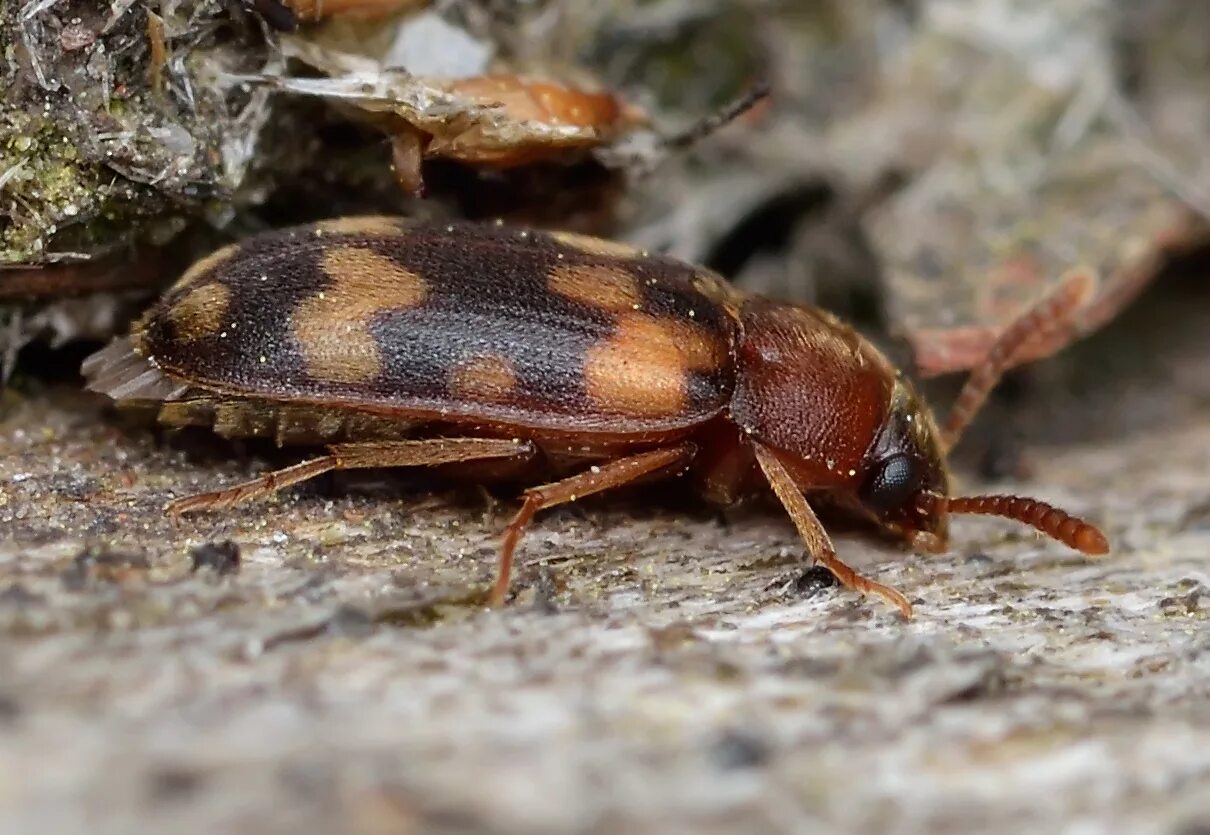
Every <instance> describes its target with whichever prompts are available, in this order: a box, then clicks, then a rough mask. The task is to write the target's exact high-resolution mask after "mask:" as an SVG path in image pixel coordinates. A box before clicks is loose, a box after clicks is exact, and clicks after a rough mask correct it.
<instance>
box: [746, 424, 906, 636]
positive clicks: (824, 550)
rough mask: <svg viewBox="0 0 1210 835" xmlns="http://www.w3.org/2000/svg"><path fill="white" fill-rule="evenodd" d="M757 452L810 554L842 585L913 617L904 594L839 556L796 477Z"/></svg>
mask: <svg viewBox="0 0 1210 835" xmlns="http://www.w3.org/2000/svg"><path fill="white" fill-rule="evenodd" d="M753 449H755V451H756V461H757V463H758V464H760V468H761V471H762V472H763V473H764V474H765V478H766V479H768V481H769V486H770V487H772V488H773V492H774V493H775V494H777V498H778V499H779V500H780V501H781V503H782V506H783V507H785V509H786V512H787V513H789V514H790V518H791V519H793V520H794V527H796V528H797V529H798V535H799V536H800V537H802V540H803V543H804V544H805V545H806V546H807V553H808V554H810V555H811V557H812V558H813V559H815V560H817V561H818V562H819V563H820V564H821V565H823V566H824V567H825V568H827V569H828V570H829V571H831V572H832V573H833V574H834V575H836V579H837V580H839V581H840V583H841V585H843V586H846V587H847V588H850V589H853V590H854V591H859V592H862V593H864V594H876V595H878V596H879V597H881V598H882V599H883V600H886V601H887V602H888V603H891V604H893V605H895V606H898V607H899V611H901V612H903V616H904V617H906V618H910V617H911V616H912V604H911V603H910V602H908V599H907V598H906V597H904V596H903V594H902V593H900V592H898V591H896V590H895V589H893V588H891V587H890V586H884V585H883V584H882V583H878V582H875V581H874V580H871V579H870V578H868V577H863V576H862V575H861V574H858V573H857V572H856V571H854V570H853V569H852V568H850V567H849V566H848V565H846V564H845V563H844V562H843V561H842V560H841V559H840V558H839V557H838V556H836V548H835V547H834V546H833V545H832V539H831V537H829V536H828V532H827V531H826V530H824V527H823V525H822V524H820V522H819V517H817V516H816V515H815V511H814V510H812V509H811V505H810V504H808V503H807V499H806V497H805V496H803V494H802V491H801V490H799V489H798V485H797V484H795V483H794V477H793V476H791V475H790V472H789V471H788V470H787V469H786V468H785V466H784V465H783V464H782V463H781V461H779V460H778V459H777V456H776V455H774V454H773V452H772V451H771V450H769V449H766V448H765V447H763V446H761V445H760V444H753Z"/></svg>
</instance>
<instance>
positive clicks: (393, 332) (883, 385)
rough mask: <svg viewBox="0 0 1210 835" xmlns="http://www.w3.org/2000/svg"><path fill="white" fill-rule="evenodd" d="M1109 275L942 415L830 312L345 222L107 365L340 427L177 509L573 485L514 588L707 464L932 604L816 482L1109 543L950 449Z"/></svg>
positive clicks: (192, 300) (388, 222) (1070, 301)
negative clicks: (334, 482)
mask: <svg viewBox="0 0 1210 835" xmlns="http://www.w3.org/2000/svg"><path fill="white" fill-rule="evenodd" d="M1091 285H1092V282H1091V280H1089V279H1087V278H1085V277H1075V276H1073V277H1072V278H1069V279H1068V280H1066V281H1065V282H1064V283H1063V284H1062V285H1061V286H1060V288H1059V290H1057V291H1056V292H1055V293H1054V294H1053V295H1052V296H1050V297H1048V298H1047V299H1045V300H1044V301H1042V302H1041V303H1039V305H1038V306H1037V307H1035V308H1034V309H1033V310H1031V311H1029V312H1028V313H1027V314H1025V315H1024V316H1023V317H1021V319H1019V320H1018V322H1017V323H1016V324H1014V325H1013V326H1011V327H1009V328H1008V329H1007V331H1006V332H1005V333H1004V334H1003V335H1002V336H1001V338H1000V340H999V341H998V342H997V344H996V346H995V347H994V348H993V350H992V351H991V353H990V355H989V356H988V358H987V360H986V361H985V362H984V363H983V364H982V365H981V366H980V367H979V368H978V369H976V370H975V372H974V373H973V374H972V375H971V379H970V381H969V382H968V384H967V387H966V388H965V389H964V390H963V392H962V393H961V394H960V395H959V398H958V400H957V402H956V404H955V407H954V410H953V412H952V415H951V417H950V419H949V421H948V422H947V423H946V424H945V427H944V430H939V429H938V427H937V426H936V424H935V423H934V420H933V416H932V413H931V412H930V411H929V410H928V408H927V407H926V406H925V405H924V403H923V402H922V401H921V399H920V398H919V397H918V395H917V393H916V391H915V390H914V389H913V387H912V385H911V384H910V383H909V381H908V380H906V379H905V378H904V377H903V375H902V374H900V373H898V372H897V371H896V370H895V369H894V368H893V367H892V366H891V365H890V363H889V362H888V361H887V359H886V358H885V357H884V356H883V355H882V354H881V353H880V352H879V351H878V350H877V349H875V348H874V347H873V346H872V345H871V344H870V343H869V342H867V341H866V340H865V339H863V338H862V337H860V336H859V335H858V334H857V333H856V332H855V331H853V330H852V329H851V328H849V327H848V326H847V325H845V324H843V323H842V322H840V321H839V320H838V319H836V318H835V317H833V316H831V315H829V314H828V313H825V312H823V311H821V310H817V309H815V308H810V307H802V306H796V305H790V304H783V303H780V302H775V301H771V300H768V299H765V298H761V297H758V296H751V295H746V294H744V293H741V292H739V291H737V290H736V289H734V288H732V287H731V286H729V285H728V284H727V283H726V282H725V281H724V280H723V279H721V278H720V277H718V276H716V275H714V274H713V273H711V272H709V271H708V270H705V269H702V268H699V267H693V266H690V265H688V264H685V263H682V262H680V261H677V260H674V259H672V258H668V257H664V256H660V255H656V254H651V253H647V252H641V251H637V250H634V249H632V248H630V247H628V246H624V245H622V244H618V243H613V242H610V241H606V240H599V239H596V238H590V237H585V236H580V235H573V234H568V233H559V232H539V231H527V230H520V229H514V228H509V227H506V226H503V225H499V224H496V225H479V224H473V223H466V222H462V223H451V224H444V223H440V224H438V223H433V222H420V221H410V220H406V219H401V218H390V217H357V218H345V219H340V220H333V221H327V222H321V223H317V224H314V225H310V226H304V227H297V228H293V229H286V230H282V231H278V232H274V233H271V234H266V235H262V236H259V237H254V238H251V239H249V240H247V241H244V242H242V243H240V244H235V245H232V246H229V247H227V248H225V249H221V250H219V251H218V252H215V253H214V254H212V255H210V256H209V257H207V258H205V259H203V260H202V261H200V262H198V263H197V264H195V265H194V266H193V267H192V268H190V269H189V271H188V272H187V273H186V274H185V275H184V276H183V277H182V278H181V279H180V281H179V282H178V283H177V284H176V285H175V286H174V287H172V289H170V290H169V291H168V292H167V293H166V294H165V295H164V297H163V298H162V299H161V300H160V301H159V303H157V304H156V305H155V306H154V307H152V308H151V310H150V311H148V312H147V314H146V315H144V317H143V318H142V319H141V320H140V321H139V322H138V323H137V324H136V326H135V327H134V330H133V333H132V335H131V336H130V337H128V338H124V339H119V340H116V341H115V342H114V343H112V344H111V345H110V346H109V347H107V348H105V349H103V350H102V351H100V352H99V353H97V354H95V355H94V356H93V357H91V358H90V359H89V360H88V361H87V362H86V363H85V366H84V373H85V375H86V376H87V377H88V379H89V384H90V387H91V388H92V389H94V390H96V391H100V392H104V393H105V394H107V395H109V396H110V397H112V398H113V399H114V400H116V401H119V402H120V403H130V404H138V403H142V404H144V405H152V406H154V407H156V408H157V409H158V419H159V421H160V422H161V423H162V424H165V425H169V426H185V425H204V426H209V427H212V428H213V429H214V431H216V432H217V433H218V434H220V435H223V436H226V437H269V438H274V439H276V441H277V443H278V444H282V445H285V444H317V443H318V444H326V445H327V450H328V451H327V454H326V455H323V456H322V457H319V458H315V459H312V460H309V461H305V462H303V463H301V464H297V465H295V466H292V467H287V468H285V469H282V470H278V471H276V472H271V473H269V474H267V475H265V476H262V477H260V478H257V479H255V480H253V481H250V482H247V483H245V484H241V485H239V486H236V487H231V488H228V489H226V490H218V491H215V492H211V493H204V494H201V495H196V496H192V497H189V498H185V499H182V500H178V501H176V502H174V503H173V504H172V505H171V506H170V510H171V511H172V512H175V513H181V512H185V511H190V510H195V509H201V508H216V507H223V506H228V505H232V504H235V503H237V502H241V501H244V500H247V499H252V498H254V497H259V496H264V495H267V494H269V493H272V492H274V491H276V490H280V489H281V488H283V487H286V486H288V485H291V484H296V483H298V482H300V481H303V480H305V479H309V478H312V477H314V476H317V475H319V474H320V473H324V472H327V471H329V470H337V469H353V468H361V467H404V466H435V465H446V466H447V467H450V466H451V465H457V467H454V469H457V470H458V472H459V474H460V475H463V476H468V475H469V476H471V477H474V478H478V479H484V480H487V479H499V478H504V477H507V478H511V479H529V482H528V483H530V484H533V483H535V482H537V481H539V480H540V479H542V478H544V477H547V478H551V479H552V480H551V481H549V483H542V484H541V486H537V487H531V488H529V489H528V490H525V491H524V493H523V494H522V497H523V503H522V506H521V509H520V511H519V512H518V513H517V515H516V517H515V518H514V519H513V520H512V522H511V523H510V524H509V525H508V528H507V530H506V532H505V535H504V540H503V544H502V546H501V550H500V564H499V571H498V575H497V580H496V584H495V586H494V589H493V591H492V596H491V600H492V602H493V603H495V604H499V603H501V602H503V601H504V599H505V597H506V595H507V593H508V589H509V576H510V573H511V566H512V561H513V551H514V549H515V548H516V545H517V541H518V539H519V538H520V536H521V533H522V532H523V531H524V530H525V528H526V526H527V525H528V524H529V522H530V520H531V519H532V517H533V516H534V514H535V513H536V512H537V511H539V510H542V509H543V508H548V507H553V506H555V505H559V504H563V503H565V502H571V501H575V500H576V499H578V498H581V497H583V496H587V495H590V494H592V493H599V492H601V491H603V490H609V489H612V488H615V487H620V486H622V485H625V484H629V483H632V482H635V481H638V480H640V479H645V478H653V477H662V476H668V475H673V474H679V473H682V472H686V471H687V472H688V473H689V474H690V475H691V477H692V479H693V481H694V483H695V485H696V487H697V488H698V489H699V491H700V493H701V495H702V496H703V497H704V498H705V499H706V500H708V501H710V502H713V503H718V504H727V503H730V502H734V501H736V500H737V499H740V498H742V497H744V496H747V495H750V494H752V493H753V492H755V491H759V490H762V489H765V488H766V487H771V488H772V489H773V492H774V493H775V494H776V496H777V497H778V499H780V500H781V503H782V504H783V505H784V506H785V508H786V510H787V511H788V512H789V514H790V516H791V518H792V519H793V521H794V523H795V525H796V526H797V528H798V531H799V534H800V535H801V537H802V539H803V541H804V542H805V544H806V547H807V550H808V551H809V553H810V555H811V556H812V557H814V558H815V559H816V560H818V561H819V562H820V563H822V564H823V565H825V566H826V567H827V568H828V569H830V570H831V571H832V572H833V573H834V574H835V575H836V577H837V578H838V579H839V580H840V582H841V583H843V584H844V585H845V586H848V587H849V588H852V589H856V590H859V591H863V592H873V593H875V594H878V595H881V596H882V597H884V598H885V599H887V600H888V601H890V602H892V603H894V604H895V605H897V606H898V607H899V608H900V609H901V610H902V611H903V612H904V614H905V615H908V614H910V613H911V605H910V604H909V602H908V601H907V599H906V598H905V597H904V596H903V595H902V594H900V593H899V592H898V591H895V590H894V589H892V588H889V587H887V586H884V585H882V584H879V583H876V582H874V581H872V580H869V579H867V578H865V577H863V576H861V575H860V574H858V573H857V572H855V571H853V570H852V569H851V568H849V567H848V566H847V565H846V564H845V563H844V562H842V561H841V560H840V559H839V558H838V557H837V556H836V553H835V550H834V549H833V546H832V543H831V541H830V539H829V537H828V534H827V533H826V531H825V530H824V528H823V526H822V525H821V524H820V522H819V520H818V519H817V517H816V515H815V513H814V511H813V510H812V507H811V505H810V504H809V503H808V501H807V499H806V497H805V495H804V494H812V495H815V496H820V497H821V498H824V499H826V500H827V501H829V502H830V503H832V504H839V505H841V506H843V507H846V508H848V509H849V510H851V511H856V512H858V513H859V514H862V515H864V516H865V517H867V518H868V519H869V520H870V521H872V522H874V523H875V524H876V525H877V526H879V527H881V528H882V529H883V530H884V531H886V532H889V533H891V534H893V535H895V536H897V537H899V538H901V539H903V540H905V541H906V542H907V543H909V544H910V545H912V546H913V547H915V548H917V549H920V550H927V551H933V552H936V551H940V550H942V549H944V548H945V547H946V541H947V517H948V515H949V514H951V513H983V514H989V515H995V516H1002V517H1007V518H1011V519H1016V520H1019V521H1022V522H1026V523H1028V524H1031V525H1033V526H1034V527H1036V528H1037V529H1039V530H1040V531H1042V532H1043V533H1045V534H1047V535H1049V536H1051V537H1053V538H1055V539H1058V540H1060V541H1062V542H1064V543H1066V544H1067V545H1069V546H1071V547H1073V548H1076V549H1078V550H1080V551H1082V552H1084V553H1086V554H1102V553H1105V552H1106V551H1107V550H1108V544H1107V542H1106V540H1105V538H1104V536H1103V535H1102V534H1101V533H1100V531H1098V530H1097V529H1096V528H1095V527H1093V526H1092V525H1090V524H1088V523H1087V522H1084V521H1081V520H1079V519H1076V518H1073V517H1071V516H1069V515H1068V514H1066V513H1064V512H1063V511H1060V510H1057V509H1055V508H1052V507H1050V506H1048V505H1046V504H1043V503H1042V502H1039V501H1036V500H1033V499H1023V498H1017V497H1013V496H977V497H961V498H954V497H950V496H949V476H948V473H947V468H946V453H947V451H948V450H949V448H950V447H951V446H952V444H953V443H954V442H955V441H956V439H957V438H958V436H959V434H960V432H961V431H962V429H963V428H964V427H965V425H966V424H967V423H968V422H969V420H970V418H971V416H972V415H973V414H974V412H975V411H976V409H977V408H978V406H979V405H980V404H981V403H982V402H983V400H984V398H985V397H986V395H987V393H988V392H989V391H990V389H991V387H992V386H993V385H994V384H995V382H996V380H997V379H998V378H999V376H1000V375H1001V373H1002V372H1003V370H1004V369H1005V368H1007V367H1009V366H1010V365H1012V364H1013V362H1014V361H1015V360H1014V356H1015V355H1016V354H1019V353H1020V352H1021V351H1022V350H1024V349H1026V348H1027V347H1028V345H1029V344H1030V342H1031V340H1033V339H1034V338H1038V337H1040V336H1042V335H1045V334H1047V333H1049V332H1051V331H1053V330H1054V329H1055V328H1058V327H1062V325H1063V322H1064V321H1065V319H1066V318H1067V317H1069V315H1070V313H1071V311H1072V310H1074V309H1075V308H1076V307H1077V306H1078V304H1080V303H1081V301H1082V300H1083V299H1084V298H1086V297H1087V295H1088V293H1089V291H1090V290H1091ZM467 462H475V463H473V464H471V465H469V466H468V465H467Z"/></svg>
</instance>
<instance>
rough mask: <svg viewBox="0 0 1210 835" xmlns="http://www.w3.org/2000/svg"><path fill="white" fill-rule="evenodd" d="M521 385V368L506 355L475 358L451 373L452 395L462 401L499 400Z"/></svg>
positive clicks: (507, 396)
mask: <svg viewBox="0 0 1210 835" xmlns="http://www.w3.org/2000/svg"><path fill="white" fill-rule="evenodd" d="M516 387H517V371H516V369H515V368H513V364H512V363H511V362H509V361H508V360H507V359H505V358H504V357H497V356H483V357H473V358H471V359H469V360H467V361H466V362H463V363H462V364H460V365H458V366H457V367H455V368H454V370H453V371H451V372H450V379H449V391H450V394H451V395H452V396H453V397H455V398H457V399H460V400H470V401H472V402H475V401H486V402H499V401H501V400H507V399H509V397H510V396H511V395H512V393H513V390H514V389H516Z"/></svg>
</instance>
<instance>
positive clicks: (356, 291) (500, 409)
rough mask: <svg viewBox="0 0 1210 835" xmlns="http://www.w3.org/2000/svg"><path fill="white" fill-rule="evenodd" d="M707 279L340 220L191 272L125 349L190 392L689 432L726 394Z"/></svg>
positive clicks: (720, 335)
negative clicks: (703, 285) (200, 389)
mask: <svg viewBox="0 0 1210 835" xmlns="http://www.w3.org/2000/svg"><path fill="white" fill-rule="evenodd" d="M703 277H705V278H706V279H709V278H710V276H709V274H708V273H703V271H701V270H699V269H696V268H694V267H691V266H689V265H687V264H683V263H681V262H679V261H675V260H672V259H669V258H663V257H659V256H651V255H646V254H643V253H639V252H637V251H634V250H631V249H629V248H627V247H624V246H621V245H619V244H614V243H610V242H607V241H600V240H597V239H593V238H584V237H580V236H573V235H561V234H556V233H541V232H523V231H519V230H515V229H509V228H507V227H502V226H485V225H478V224H469V223H457V224H449V225H447V224H431V223H411V222H409V221H406V220H402V219H394V218H352V219H345V220H341V221H333V222H329V223H326V224H322V223H321V224H318V225H312V226H307V227H298V228H295V229H288V230H282V231H280V232H276V233H273V234H270V235H265V236H261V237H257V238H252V239H250V240H248V241H245V242H243V243H241V244H239V245H237V246H234V247H229V248H227V249H226V250H220V251H219V252H218V253H215V255H213V256H211V257H210V258H207V259H204V260H203V261H202V262H199V264H197V265H195V267H194V268H193V269H191V270H190V271H189V272H188V273H186V275H185V276H184V277H183V278H182V279H181V281H180V282H178V283H177V285H176V286H174V287H173V288H172V289H171V290H169V291H168V292H167V293H166V294H165V296H164V297H163V299H162V300H161V301H160V302H159V303H158V304H157V305H156V306H155V307H154V308H152V310H151V311H149V313H148V314H147V315H146V316H145V317H144V319H143V321H142V322H141V323H140V326H139V328H138V329H137V330H136V333H135V343H136V347H137V349H138V350H139V352H140V353H142V354H143V355H144V356H147V357H149V358H151V359H152V360H153V361H154V362H155V363H156V364H157V365H159V367H160V368H161V369H163V370H164V371H166V372H168V373H169V374H171V375H173V376H175V377H178V378H180V379H182V380H185V381H187V382H189V383H190V384H194V385H200V386H203V387H212V388H215V389H218V390H221V391H225V392H229V393H241V394H245V395H254V396H258V397H264V398H268V399H283V400H305V401H315V402H333V403H336V404H339V403H344V404H348V405H350V406H355V405H360V406H363V407H366V408H370V409H373V410H380V411H390V412H394V411H399V412H422V413H434V414H438V415H442V416H447V417H450V418H458V417H460V416H462V417H466V418H468V419H479V420H485V421H493V422H499V423H506V424H513V425H519V426H539V427H547V426H549V427H557V428H561V429H577V430H596V431H606V432H630V431H647V430H659V429H667V428H675V427H682V426H689V425H692V424H695V423H698V422H701V421H702V420H704V419H705V418H707V417H709V416H710V415H713V414H715V413H717V412H718V411H719V410H721V408H722V407H723V406H724V405H725V404H726V402H727V400H728V398H729V396H730V393H731V390H732V386H733V369H732V364H733V363H732V349H733V342H734V323H733V321H732V320H731V318H730V317H729V316H728V314H727V313H726V312H725V311H724V310H723V309H722V308H721V307H720V305H719V304H718V303H716V302H714V301H711V300H710V299H709V298H707V297H706V296H705V295H703V294H702V293H701V292H700V291H699V290H698V289H697V286H699V285H700V284H701V283H702V281H703Z"/></svg>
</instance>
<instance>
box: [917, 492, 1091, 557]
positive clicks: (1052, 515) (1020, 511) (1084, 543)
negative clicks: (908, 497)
mask: <svg viewBox="0 0 1210 835" xmlns="http://www.w3.org/2000/svg"><path fill="white" fill-rule="evenodd" d="M924 504H925V505H927V507H928V509H929V510H931V511H932V512H934V513H971V514H978V515H981V516H999V517H1001V518H1002V519H1013V520H1015V521H1017V522H1024V523H1025V524H1027V525H1030V526H1032V527H1034V528H1036V529H1037V530H1039V531H1041V532H1042V533H1044V534H1046V535H1047V536H1049V537H1050V538H1051V539H1055V540H1058V541H1059V542H1062V543H1063V544H1064V545H1066V546H1067V547H1069V548H1074V549H1075V550H1077V551H1079V552H1081V553H1083V554H1087V555H1089V556H1099V555H1101V554H1107V553H1109V541H1108V540H1107V539H1106V538H1105V534H1103V533H1101V530H1100V529H1099V528H1098V527H1097V526H1096V525H1093V524H1092V523H1091V522H1085V521H1084V520H1083V519H1080V518H1077V517H1075V516H1072V515H1071V514H1070V513H1068V512H1066V511H1064V510H1060V509H1059V508H1057V507H1054V506H1053V505H1049V504H1047V503H1046V502H1043V501H1039V500H1038V499H1029V498H1023V497H1021V496H958V497H955V498H946V497H945V496H938V495H937V494H935V493H929V494H927V495H926V496H925V498H924Z"/></svg>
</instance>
